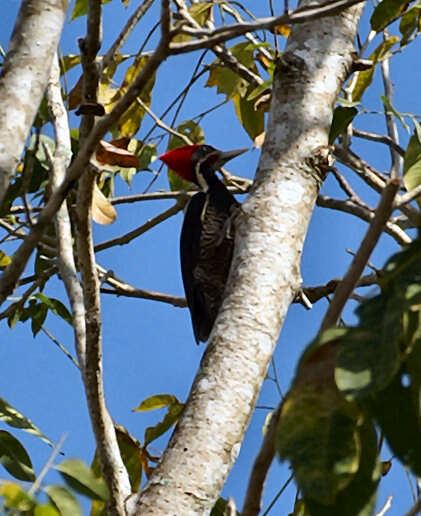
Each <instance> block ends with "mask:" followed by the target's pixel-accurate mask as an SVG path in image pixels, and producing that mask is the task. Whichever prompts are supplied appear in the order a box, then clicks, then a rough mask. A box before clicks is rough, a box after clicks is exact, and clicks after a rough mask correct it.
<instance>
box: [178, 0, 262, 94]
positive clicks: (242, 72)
mask: <svg viewBox="0 0 421 516" xmlns="http://www.w3.org/2000/svg"><path fill="white" fill-rule="evenodd" d="M175 3H176V4H177V7H178V10H179V13H180V14H181V15H182V16H183V18H184V19H185V20H186V21H187V22H188V23H189V24H190V26H191V27H192V28H193V29H194V30H195V31H201V30H202V27H201V26H200V25H199V23H197V21H196V20H195V19H194V18H193V17H192V16H191V15H190V13H189V12H188V9H187V6H186V3H185V1H184V0H175ZM207 26H208V27H209V28H210V30H212V29H214V25H213V23H212V22H210V21H208V23H207ZM181 30H183V29H181ZM212 51H213V52H214V53H215V55H216V56H218V57H219V59H220V60H221V61H222V62H223V63H225V65H227V66H228V67H229V68H230V69H231V70H233V71H234V72H235V73H236V74H238V75H239V76H240V77H243V79H245V80H246V81H247V82H248V83H249V84H251V85H252V86H253V88H255V87H256V86H258V85H259V84H262V82H263V79H262V78H261V77H260V76H259V75H257V74H255V73H253V72H252V71H251V70H249V68H247V66H244V65H243V64H242V63H240V62H239V61H238V59H236V58H235V57H234V56H233V55H232V54H231V52H230V51H229V50H227V49H226V48H224V47H223V46H221V45H215V46H214V47H212Z"/></svg>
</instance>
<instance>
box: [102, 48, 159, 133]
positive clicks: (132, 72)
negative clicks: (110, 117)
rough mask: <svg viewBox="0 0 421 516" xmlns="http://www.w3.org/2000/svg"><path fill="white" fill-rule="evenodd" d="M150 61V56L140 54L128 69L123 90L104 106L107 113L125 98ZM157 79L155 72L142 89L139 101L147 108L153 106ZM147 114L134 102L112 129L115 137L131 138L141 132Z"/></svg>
mask: <svg viewBox="0 0 421 516" xmlns="http://www.w3.org/2000/svg"><path fill="white" fill-rule="evenodd" d="M149 59H150V56H146V55H142V54H140V55H138V56H137V57H136V59H135V60H134V63H133V64H132V65H130V66H129V67H128V68H127V71H126V75H125V76H124V79H123V83H122V85H121V88H120V89H119V90H117V92H116V93H115V94H114V95H113V97H112V98H111V100H110V101H109V102H108V103H105V105H104V107H105V110H106V112H107V113H109V112H110V111H111V110H112V109H113V107H114V106H115V104H116V103H117V102H118V101H119V100H120V99H121V97H123V95H124V94H125V93H126V91H127V89H128V88H129V87H130V86H131V85H132V83H133V82H134V80H135V79H136V77H137V76H138V75H139V73H140V72H141V71H142V70H143V68H144V67H145V66H146V64H147V62H148V61H149ZM155 77H156V73H155V72H154V73H152V74H151V75H150V77H149V79H148V82H147V83H146V85H145V86H144V87H143V88H142V91H141V93H140V94H139V96H138V99H140V100H141V101H142V102H143V104H145V106H147V107H149V106H150V105H151V100H152V88H153V86H154V84H155ZM145 114H146V109H145V108H144V107H143V106H142V105H141V104H140V103H139V102H136V101H135V102H133V103H132V104H131V106H130V107H129V109H127V110H126V111H125V112H124V114H123V115H122V116H121V117H120V118H119V119H118V122H117V126H116V127H114V128H113V129H112V134H113V137H114V138H121V137H123V136H127V137H130V138H131V137H132V136H133V135H134V134H136V133H137V131H138V130H139V127H140V125H141V123H142V120H143V117H144V116H145Z"/></svg>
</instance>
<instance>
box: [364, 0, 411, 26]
mask: <svg viewBox="0 0 421 516" xmlns="http://www.w3.org/2000/svg"><path fill="white" fill-rule="evenodd" d="M407 4H408V0H383V1H382V2H380V3H379V5H378V6H377V7H376V8H375V9H374V11H373V14H372V15H371V18H370V23H371V28H372V29H373V30H375V31H376V32H380V31H382V30H383V29H384V28H385V27H387V26H388V25H389V24H390V23H392V22H393V21H394V20H396V18H398V17H399V16H400V14H401V13H402V12H403V11H404V9H405V7H406V6H407Z"/></svg>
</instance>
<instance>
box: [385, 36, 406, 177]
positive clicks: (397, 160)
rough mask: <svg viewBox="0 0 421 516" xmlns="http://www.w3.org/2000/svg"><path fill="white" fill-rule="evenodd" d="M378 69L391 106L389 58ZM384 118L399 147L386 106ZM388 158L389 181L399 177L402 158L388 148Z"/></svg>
mask: <svg viewBox="0 0 421 516" xmlns="http://www.w3.org/2000/svg"><path fill="white" fill-rule="evenodd" d="M384 37H386V34H384ZM380 68H381V71H382V79H383V86H384V92H385V95H386V98H387V100H388V101H389V103H390V104H391V105H392V104H393V85H392V80H391V78H390V61H389V58H387V57H386V58H385V59H382V61H381V64H380ZM384 111H385V113H384V116H385V118H386V127H387V132H388V135H389V137H390V139H391V140H392V141H394V142H395V143H396V145H399V133H398V128H397V126H396V121H395V117H394V115H393V113H389V111H388V108H387V106H384ZM390 157H391V160H392V166H391V167H390V177H391V179H393V178H396V177H400V175H401V171H402V166H403V158H402V156H400V155H399V153H398V152H397V151H396V150H395V149H393V148H392V147H391V148H390Z"/></svg>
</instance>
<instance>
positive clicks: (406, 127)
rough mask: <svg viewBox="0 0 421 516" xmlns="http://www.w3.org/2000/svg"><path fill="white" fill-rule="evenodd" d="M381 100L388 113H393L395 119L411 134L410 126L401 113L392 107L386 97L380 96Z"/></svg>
mask: <svg viewBox="0 0 421 516" xmlns="http://www.w3.org/2000/svg"><path fill="white" fill-rule="evenodd" d="M380 99H381V101H382V102H383V104H384V106H385V108H386V109H387V111H390V112H392V113H393V114H394V115H395V117H396V118H397V119H398V120H399V122H400V123H401V124H402V126H403V128H404V129H406V130H407V131H408V132H409V126H408V124H407V123H406V122H405V120H404V118H403V116H402V115H401V114H400V113H399V111H397V110H396V109H395V108H394V107H393V106H392V104H391V102H390V100H389V99H388V98H387V97H386V96H384V95H380Z"/></svg>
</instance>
